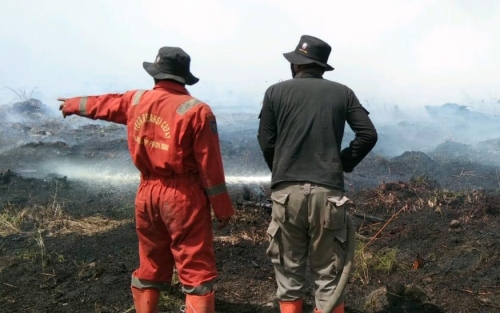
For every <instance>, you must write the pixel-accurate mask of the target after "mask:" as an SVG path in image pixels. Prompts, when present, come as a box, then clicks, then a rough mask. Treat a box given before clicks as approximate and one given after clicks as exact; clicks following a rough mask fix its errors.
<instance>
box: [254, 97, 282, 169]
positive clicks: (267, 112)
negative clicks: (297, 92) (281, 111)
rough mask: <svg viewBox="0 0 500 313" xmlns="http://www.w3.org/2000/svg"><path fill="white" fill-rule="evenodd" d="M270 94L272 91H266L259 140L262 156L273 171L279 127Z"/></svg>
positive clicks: (260, 116) (260, 117)
mask: <svg viewBox="0 0 500 313" xmlns="http://www.w3.org/2000/svg"><path fill="white" fill-rule="evenodd" d="M269 92H270V90H269V89H268V90H267V91H266V94H265V95H264V101H263V104H262V110H261V112H260V115H259V119H260V121H259V131H258V134H257V139H258V140H259V145H260V149H261V150H262V154H263V155H264V159H265V161H266V163H267V166H268V167H269V169H270V170H271V171H272V170H273V161H274V147H275V144H276V134H277V129H278V127H277V125H276V118H275V116H274V111H273V109H272V106H271V101H270V97H269Z"/></svg>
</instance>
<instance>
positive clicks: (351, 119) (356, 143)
mask: <svg viewBox="0 0 500 313" xmlns="http://www.w3.org/2000/svg"><path fill="white" fill-rule="evenodd" d="M347 99H348V104H347V116H346V121H347V123H348V124H349V126H350V127H351V129H352V130H353V132H354V134H355V137H354V140H353V141H351V143H350V144H349V147H347V148H345V149H344V150H342V152H341V158H342V167H343V169H344V172H346V173H350V172H352V171H353V170H354V168H355V167H356V165H358V164H359V162H361V161H362V160H363V158H364V157H365V156H366V155H367V154H368V153H369V152H370V151H371V150H372V149H373V147H374V146H375V144H376V143H377V131H376V130H375V126H373V123H372V121H371V120H370V118H369V117H368V114H369V112H368V111H367V110H366V109H365V108H363V106H362V105H361V103H359V100H358V98H357V97H356V95H355V94H354V92H353V91H352V90H350V89H348V90H347Z"/></svg>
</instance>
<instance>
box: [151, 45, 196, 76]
mask: <svg viewBox="0 0 500 313" xmlns="http://www.w3.org/2000/svg"><path fill="white" fill-rule="evenodd" d="M190 63H191V57H189V54H187V53H186V52H185V51H184V50H182V49H181V48H177V47H162V48H160V50H159V51H158V55H157V56H156V59H155V62H154V63H150V62H143V63H142V66H143V67H144V69H145V70H146V72H148V74H149V75H151V76H153V78H156V79H172V80H175V81H177V82H179V83H181V84H186V85H194V84H196V83H197V82H198V81H199V79H198V78H197V77H195V76H194V75H193V74H191V71H190V70H189V65H190Z"/></svg>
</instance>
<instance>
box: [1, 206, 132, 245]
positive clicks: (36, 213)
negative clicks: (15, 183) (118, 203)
mask: <svg viewBox="0 0 500 313" xmlns="http://www.w3.org/2000/svg"><path fill="white" fill-rule="evenodd" d="M130 222H132V220H110V219H108V218H106V217H103V216H100V215H94V216H89V217H83V218H80V219H75V218H73V217H71V216H69V215H68V214H66V213H65V212H64V211H63V209H62V208H61V206H60V205H59V204H58V203H56V202H54V203H52V204H49V205H46V206H40V205H34V206H31V207H27V208H22V209H20V208H17V207H15V206H12V205H10V206H6V207H4V208H3V209H2V210H1V211H0V236H4V237H5V236H9V235H14V234H24V235H30V234H32V235H36V234H43V235H44V236H47V237H51V236H58V235H67V234H79V235H83V236H92V235H95V234H98V233H102V232H107V231H110V230H112V229H115V228H117V227H119V226H121V225H123V224H126V223H130ZM40 236H41V235H40ZM40 236H39V237H40ZM37 244H39V245H41V244H42V242H41V241H40V242H38V241H37Z"/></svg>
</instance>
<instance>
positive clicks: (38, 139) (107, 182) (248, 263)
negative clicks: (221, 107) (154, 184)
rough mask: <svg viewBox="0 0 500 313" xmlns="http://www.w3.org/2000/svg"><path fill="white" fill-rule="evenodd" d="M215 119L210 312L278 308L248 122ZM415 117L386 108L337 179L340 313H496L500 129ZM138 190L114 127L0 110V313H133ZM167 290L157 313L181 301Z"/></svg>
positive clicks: (120, 131) (262, 178)
mask: <svg viewBox="0 0 500 313" xmlns="http://www.w3.org/2000/svg"><path fill="white" fill-rule="evenodd" d="M214 111H215V113H216V115H217V116H218V119H219V133H220V138H221V149H222V152H223V161H224V166H225V168H226V175H227V177H228V183H229V189H230V192H231V196H232V199H233V202H234V206H235V208H236V212H237V214H236V216H235V219H234V221H233V224H232V225H231V227H229V229H227V230H224V231H222V232H217V231H216V232H215V242H216V254H217V260H218V261H217V262H218V268H219V272H220V277H219V280H218V284H217V302H216V310H217V312H277V311H278V309H277V301H276V300H275V299H274V294H275V283H274V274H273V270H272V266H271V264H270V262H269V261H268V260H267V258H266V256H265V249H266V248H267V235H266V228H267V224H268V222H269V220H270V216H269V210H268V209H267V207H266V204H268V202H267V200H266V199H267V197H268V195H269V193H270V190H269V175H270V173H269V171H268V169H267V167H266V165H265V163H264V161H263V159H262V156H261V153H260V150H259V148H258V144H257V141H256V127H257V123H258V120H257V115H258V114H257V113H256V114H252V113H245V114H236V113H231V112H230V113H227V112H221V113H220V114H219V113H218V111H217V108H215V109H214ZM426 112H427V115H426V117H425V118H423V119H420V120H418V121H417V120H414V121H412V120H411V119H407V116H405V114H404V113H403V112H400V111H399V110H396V111H394V112H391V114H392V115H391V116H392V117H394V116H396V117H398V118H394V119H393V121H392V122H391V123H384V124H382V125H376V126H377V129H378V131H379V143H378V144H377V147H376V149H375V150H374V151H373V152H372V153H371V154H370V155H369V156H368V157H367V158H366V159H365V160H364V161H363V162H362V163H361V164H360V165H359V166H358V168H357V169H356V170H355V171H354V172H353V173H351V174H349V175H347V176H346V182H347V192H348V196H349V197H350V198H352V199H353V200H354V201H355V203H356V205H355V207H353V208H352V213H353V214H356V216H357V217H355V218H354V220H355V223H356V226H357V229H358V235H357V241H358V242H357V247H358V248H357V251H356V259H355V270H354V273H353V275H352V278H351V281H350V284H349V286H348V290H347V298H346V312H377V313H378V312H500V267H499V266H498V264H500V249H499V248H500V227H499V226H500V196H499V190H500V173H499V167H500V158H499V154H500V131H499V129H498V117H497V116H492V115H487V114H482V113H478V112H474V111H472V110H469V109H468V108H466V107H463V106H459V105H456V104H446V105H442V106H436V107H428V108H426ZM350 139H352V134H347V135H346V136H345V142H344V145H346V144H348V142H349V140H350ZM252 177H253V180H252ZM137 184H138V172H137V171H136V169H135V168H134V167H133V165H132V163H131V161H130V157H129V155H128V151H127V143H126V132H125V128H124V127H123V126H121V125H116V124H111V123H106V122H97V121H91V120H87V119H78V118H73V117H71V118H67V119H62V118H61V117H60V116H59V115H57V114H56V113H55V112H52V111H51V110H49V109H48V108H47V107H46V106H45V105H44V104H42V103H41V102H40V101H38V100H36V99H29V100H26V101H21V102H18V103H14V104H9V105H3V106H0V284H1V287H0V312H133V311H134V310H133V307H132V299H131V296H130V293H129V280H130V274H131V273H132V271H133V270H134V269H135V267H136V266H137V264H138V258H137V251H136V250H137V240H136V235H135V229H134V227H135V226H134V220H133V199H134V196H135V190H136V188H137ZM366 214H368V215H370V216H373V217H376V218H377V219H370V218H369V217H368V218H366V217H365V218H362V216H363V215H365V216H366ZM175 282H176V281H174V284H173V287H172V290H171V291H170V292H168V293H165V294H164V295H163V296H162V299H161V310H162V311H164V312H179V307H180V305H181V304H182V301H183V295H182V293H181V292H180V286H179V285H178V283H175ZM312 303H313V292H312V286H311V292H310V293H308V295H307V298H306V312H307V310H309V311H312V309H313V306H312Z"/></svg>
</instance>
